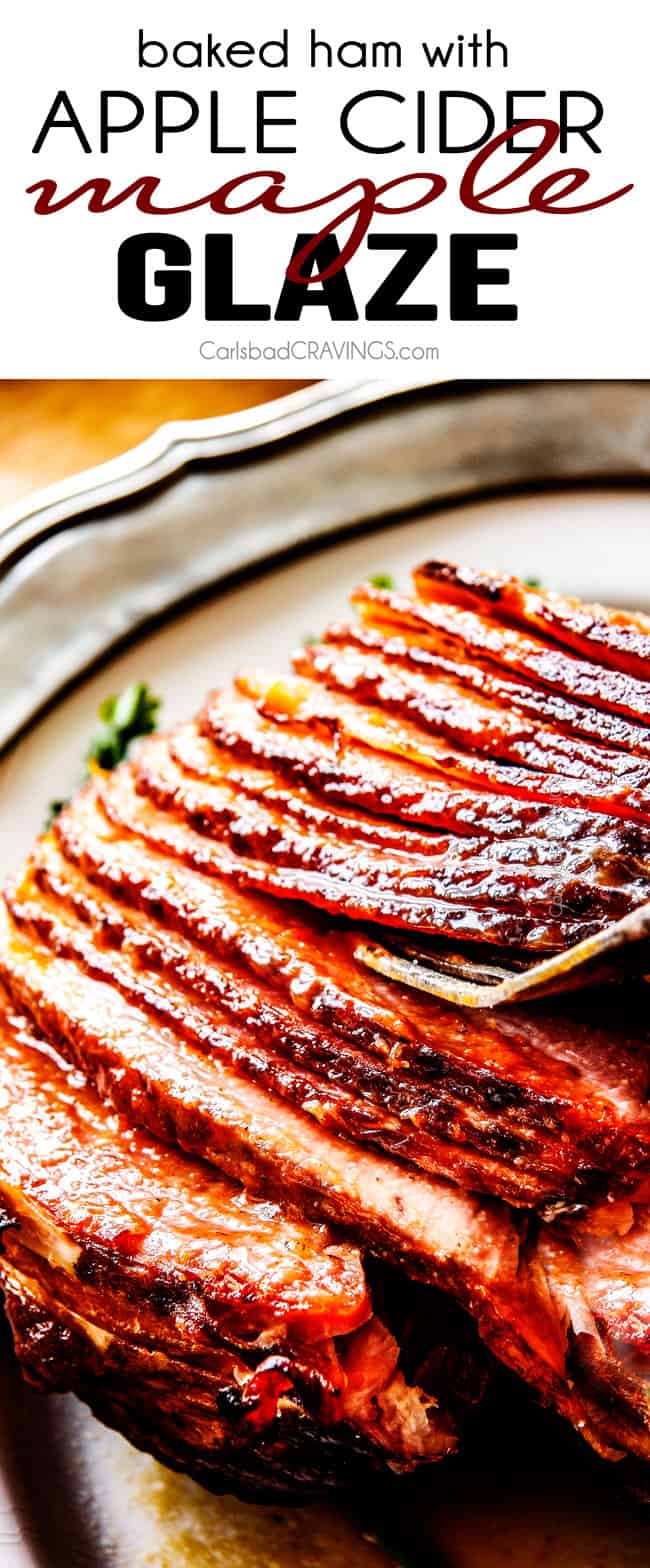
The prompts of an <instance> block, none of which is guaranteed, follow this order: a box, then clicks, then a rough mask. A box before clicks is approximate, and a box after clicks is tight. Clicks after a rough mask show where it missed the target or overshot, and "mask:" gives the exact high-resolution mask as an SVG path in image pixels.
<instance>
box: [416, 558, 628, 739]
mask: <svg viewBox="0 0 650 1568" xmlns="http://www.w3.org/2000/svg"><path fill="white" fill-rule="evenodd" d="M414 581H415V584H416V589H417V591H418V593H422V596H423V598H426V597H427V595H428V594H431V595H432V597H434V598H435V597H436V596H438V595H439V596H440V598H443V599H449V601H450V602H451V603H454V604H467V605H470V606H473V605H479V606H483V605H487V606H488V607H489V611H490V614H491V615H493V616H495V617H496V618H497V620H503V621H505V622H506V623H508V624H511V625H514V626H523V627H524V628H533V629H534V630H535V631H536V632H539V633H541V634H542V636H543V637H545V638H548V639H549V640H551V641H552V642H558V643H562V644H563V646H565V647H568V648H571V649H573V650H575V651H576V652H578V653H580V654H581V655H582V657H583V658H585V659H589V660H592V661H593V662H594V663H596V664H600V665H605V666H607V668H608V669H612V670H617V671H619V672H620V673H622V674H625V675H631V676H633V677H634V678H635V679H636V680H638V681H639V682H643V683H645V684H646V688H647V683H648V682H650V617H648V616H647V615H643V614H641V612H640V611H636V612H630V611H629V610H614V609H611V608H609V607H608V606H605V605H603V604H584V603H583V602H582V601H581V600H580V599H571V598H566V597H563V595H562V594H558V593H552V592H550V591H549V590H544V589H540V588H531V587H529V586H528V585H527V584H526V583H523V582H521V581H520V580H519V579H518V578H516V577H504V576H501V575H500V574H499V573H497V572H484V571H480V572H477V571H473V570H472V569H471V568H469V567H459V566H452V565H450V564H449V563H448V562H446V561H429V562H427V563H426V564H425V565H424V566H421V567H418V569H417V571H416V572H415V573H414ZM646 701H647V699H646ZM647 712H648V709H647V707H646V713H647Z"/></svg>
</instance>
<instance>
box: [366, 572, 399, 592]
mask: <svg viewBox="0 0 650 1568" xmlns="http://www.w3.org/2000/svg"><path fill="white" fill-rule="evenodd" d="M368 582H369V583H370V585H371V587H372V588H394V587H395V578H394V577H391V575H390V572H374V573H373V575H372V577H369V578H368Z"/></svg>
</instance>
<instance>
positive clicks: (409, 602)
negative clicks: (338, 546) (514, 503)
mask: <svg viewBox="0 0 650 1568" xmlns="http://www.w3.org/2000/svg"><path fill="white" fill-rule="evenodd" d="M414 581H415V589H416V594H417V595H418V597H417V598H416V599H412V598H408V597H407V596H406V595H405V594H395V593H392V592H388V591H387V590H385V589H379V588H371V587H364V588H361V589H359V590H358V591H357V592H355V593H354V594H353V602H354V603H355V604H356V605H357V607H358V608H360V609H361V613H362V616H363V619H364V621H365V620H368V621H369V623H370V624H371V625H377V626H380V627H382V628H385V627H390V628H391V629H398V630H403V629H405V630H408V631H412V632H414V633H415V634H416V636H418V638H419V637H420V636H421V635H424V636H425V637H429V636H431V635H433V636H434V637H437V636H438V635H439V634H441V633H442V634H444V636H445V637H449V638H451V639H453V641H454V642H455V644H456V646H457V648H458V649H459V650H462V651H463V657H467V655H469V654H471V657H472V659H474V657H475V656H478V657H479V658H485V659H487V661H488V662H489V664H490V667H492V666H493V665H496V666H497V667H498V669H499V670H500V671H503V672H514V673H515V674H516V675H518V676H523V677H524V678H525V679H526V680H527V681H528V682H529V683H531V684H532V685H534V686H537V685H538V686H542V687H544V688H545V689H546V690H548V691H552V692H554V693H560V694H561V695H562V696H564V697H566V698H568V699H569V700H570V701H571V702H577V703H584V704H585V705H587V706H591V707H594V708H598V709H600V710H602V711H604V712H605V713H609V714H617V715H618V714H620V715H621V716H622V717H623V718H625V719H630V720H632V722H633V723H635V724H640V725H644V726H645V727H647V725H648V722H649V721H648V714H650V681H649V680H648V679H647V678H646V679H644V680H642V681H640V680H637V679H636V677H634V676H632V675H627V674H624V673H622V672H621V671H618V670H614V669H609V668H605V667H604V666H602V665H596V664H594V663H593V662H592V661H591V660H587V659H584V658H580V657H579V655H578V654H574V653H571V652H570V651H569V650H568V649H565V648H562V647H561V646H560V645H559V644H558V643H552V642H550V641H548V640H545V639H544V638H542V637H540V636H539V635H537V634H536V633H535V631H534V630H533V629H532V628H531V629H530V630H526V631H524V630H522V629H521V628H519V627H515V626H509V625H507V624H506V623H505V622H504V621H499V620H498V619H497V618H495V617H494V616H493V615H492V613H491V612H489V613H485V606H484V605H482V606H481V610H482V611H483V613H479V610H477V609H476V607H475V605H474V603H473V604H472V607H470V608H465V606H464V604H461V603H459V602H458V601H457V600H453V597H452V594H451V593H450V592H445V591H441V592H438V591H437V589H436V585H435V583H433V582H430V583H427V584H425V582H424V579H423V578H422V577H421V575H420V574H419V573H416V574H415V577H414Z"/></svg>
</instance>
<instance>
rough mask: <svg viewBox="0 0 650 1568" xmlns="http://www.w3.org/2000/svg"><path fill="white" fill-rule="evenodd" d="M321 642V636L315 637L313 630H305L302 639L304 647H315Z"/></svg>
mask: <svg viewBox="0 0 650 1568" xmlns="http://www.w3.org/2000/svg"><path fill="white" fill-rule="evenodd" d="M318 642H320V637H315V636H314V633H313V632H305V635H304V637H303V639H302V645H303V648H314V647H315V645H316V643H318Z"/></svg>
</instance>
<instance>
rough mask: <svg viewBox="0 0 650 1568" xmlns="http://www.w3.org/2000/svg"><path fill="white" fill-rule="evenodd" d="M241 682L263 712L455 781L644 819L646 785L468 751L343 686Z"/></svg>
mask: <svg viewBox="0 0 650 1568" xmlns="http://www.w3.org/2000/svg"><path fill="white" fill-rule="evenodd" d="M238 684H240V686H241V689H243V690H244V691H246V692H247V693H248V694H250V695H255V696H256V697H258V700H259V699H261V700H262V704H263V707H262V711H263V712H266V713H269V712H270V713H273V712H274V711H275V712H276V713H277V712H278V709H280V711H282V708H283V707H284V706H285V705H288V703H291V705H292V709H293V716H294V717H295V719H296V720H297V721H298V722H299V723H301V724H304V725H307V726H308V727H312V728H314V727H318V726H319V725H321V726H327V725H330V726H332V725H333V724H335V723H337V724H338V727H339V733H341V732H342V733H343V735H344V736H346V737H347V736H348V735H349V736H350V738H352V739H354V740H356V741H359V742H361V744H362V745H365V746H368V747H372V748H373V749H376V750H378V751H384V752H388V753H389V754H393V753H394V754H395V755H396V756H400V757H403V758H404V759H405V760H406V761H409V762H417V763H419V764H420V765H423V766H425V767H428V768H431V769H432V770H433V771H435V772H438V773H441V774H443V775H445V776H448V777H449V778H451V779H452V780H454V781H455V782H458V783H461V784H462V783H467V784H470V785H473V786H475V787H476V788H480V789H485V790H492V791H495V792H497V793H498V794H499V795H507V796H511V797H513V798H514V799H515V800H526V799H530V800H536V801H539V802H548V803H549V804H552V803H554V802H555V803H557V804H559V805H563V806H571V807H574V808H580V809H586V810H589V811H595V812H599V813H600V812H602V813H604V814H606V815H611V816H617V817H622V818H624V819H627V820H630V821H635V822H643V823H647V820H648V796H647V790H646V789H645V788H643V787H641V788H635V787H630V789H629V790H626V789H625V787H624V786H621V787H620V788H619V787H617V788H616V789H615V790H614V791H613V792H611V793H610V791H609V788H607V789H605V787H604V782H603V786H602V787H600V786H598V785H597V784H596V783H595V782H593V781H590V780H589V779H587V778H579V777H577V776H575V775H569V774H560V775H557V776H556V775H555V774H554V773H549V772H548V771H546V770H544V771H543V770H542V769H541V768H540V769H539V770H538V769H535V768H530V767H528V766H521V765H519V764H517V763H516V762H514V761H512V762H511V761H509V760H508V759H499V758H498V757H494V758H493V757H489V756H483V755H479V754H478V753H477V752H476V751H470V750H467V751H466V750H464V749H463V748H462V746H460V745H455V744H453V743H452V742H451V741H446V740H445V739H444V738H443V737H442V736H439V735H436V734H435V733H430V732H429V730H428V729H426V728H425V727H424V725H421V724H416V723H414V722H413V721H412V720H410V719H407V718H401V717H398V716H394V715H393V714H391V713H390V712H389V711H388V710H387V709H386V708H385V707H384V705H383V703H379V702H376V703H375V702H373V703H371V704H369V703H367V702H363V701H362V700H359V701H355V700H353V699H352V698H350V697H348V696H347V695H344V694H343V693H342V692H339V691H337V692H336V693H335V694H333V693H330V692H328V691H327V690H323V689H321V688H319V686H318V685H317V684H316V682H314V681H312V680H308V679H305V678H303V677H300V678H298V677H296V678H295V683H294V685H293V686H292V685H291V684H290V682H288V681H287V682H282V683H278V682H274V681H268V680H267V681H266V685H265V681H264V676H263V675H261V674H260V673H259V672H257V673H253V674H252V675H250V674H247V673H244V675H243V676H242V677H241V678H240V682H238ZM278 688H279V689H278Z"/></svg>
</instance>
